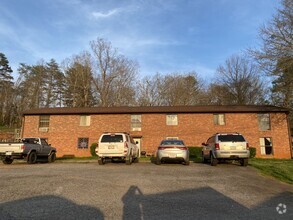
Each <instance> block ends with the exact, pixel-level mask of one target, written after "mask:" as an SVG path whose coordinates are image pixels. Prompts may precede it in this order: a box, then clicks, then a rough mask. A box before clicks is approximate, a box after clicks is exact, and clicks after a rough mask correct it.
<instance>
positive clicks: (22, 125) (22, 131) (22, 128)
mask: <svg viewBox="0 0 293 220" xmlns="http://www.w3.org/2000/svg"><path fill="white" fill-rule="evenodd" d="M24 123H25V116H24V115H23V116H22V122H21V131H20V137H21V138H23V133H24Z"/></svg>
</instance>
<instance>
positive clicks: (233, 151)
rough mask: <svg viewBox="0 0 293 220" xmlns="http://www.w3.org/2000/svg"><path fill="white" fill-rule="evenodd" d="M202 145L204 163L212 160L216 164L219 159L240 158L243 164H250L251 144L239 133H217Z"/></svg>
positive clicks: (212, 163)
mask: <svg viewBox="0 0 293 220" xmlns="http://www.w3.org/2000/svg"><path fill="white" fill-rule="evenodd" d="M202 145H203V148H202V160H203V162H204V163H206V162H207V161H208V160H210V163H211V165H212V166H216V165H217V164H218V162H219V160H238V161H239V162H240V164H241V165H242V166H247V164H248V158H249V156H250V151H249V144H248V142H247V141H246V140H245V138H244V137H243V136H242V135H241V134H239V133H216V134H214V135H213V136H212V137H210V138H209V139H208V140H207V142H206V143H202Z"/></svg>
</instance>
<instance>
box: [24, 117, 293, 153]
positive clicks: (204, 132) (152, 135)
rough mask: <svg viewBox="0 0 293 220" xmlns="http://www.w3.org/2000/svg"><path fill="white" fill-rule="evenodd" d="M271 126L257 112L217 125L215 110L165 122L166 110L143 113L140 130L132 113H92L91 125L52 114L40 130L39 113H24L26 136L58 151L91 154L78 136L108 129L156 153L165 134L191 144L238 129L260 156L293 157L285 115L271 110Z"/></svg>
mask: <svg viewBox="0 0 293 220" xmlns="http://www.w3.org/2000/svg"><path fill="white" fill-rule="evenodd" d="M270 117H271V129H270V130H269V131H259V129H258V121H257V114H256V113H229V114H225V122H226V124H225V125H222V126H221V125H214V121H213V114H209V113H206V114H198V113H196V114H185V113H184V114H178V125H176V126H168V125H166V114H143V115H142V117H141V119H142V129H141V131H130V114H102V115H91V123H90V126H80V125H79V123H80V116H79V115H51V116H50V127H49V131H48V132H39V131H38V122H39V116H25V120H24V130H23V137H28V136H40V137H44V138H48V141H49V143H51V144H52V145H53V146H55V147H56V148H57V151H58V153H57V155H58V156H63V155H75V156H90V150H89V149H78V148H77V140H78V138H79V137H88V138H89V145H91V143H94V142H97V140H98V139H99V137H100V135H101V134H102V133H103V132H105V131H108V132H129V133H130V134H131V135H134V136H142V141H141V149H142V150H145V151H147V153H148V154H153V153H155V151H156V148H157V146H158V145H159V143H160V141H161V140H162V139H164V138H166V137H178V138H179V139H182V140H184V141H185V143H186V145H188V146H201V143H202V142H205V141H206V140H207V138H208V137H210V136H211V135H212V134H214V133H216V132H239V133H242V134H243V135H244V136H245V137H246V139H247V140H248V141H249V143H250V146H252V147H255V148H256V149H257V151H256V152H257V157H274V158H291V151H290V145H289V135H288V127H287V119H286V115H285V114H283V113H272V114H270ZM261 137H270V138H272V141H273V149H274V155H273V156H264V155H261V154H260V143H259V138H261Z"/></svg>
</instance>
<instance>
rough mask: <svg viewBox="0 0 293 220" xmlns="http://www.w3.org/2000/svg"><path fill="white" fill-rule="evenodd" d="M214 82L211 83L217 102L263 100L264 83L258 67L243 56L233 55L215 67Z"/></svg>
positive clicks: (255, 102) (251, 102)
mask: <svg viewBox="0 0 293 220" xmlns="http://www.w3.org/2000/svg"><path fill="white" fill-rule="evenodd" d="M216 74H217V76H216V83H214V84H212V85H211V87H210V89H211V90H210V91H212V92H213V96H214V100H213V101H215V102H216V103H218V104H241V105H244V104H257V103H261V102H263V100H264V91H265V85H264V84H263V83H262V81H261V79H260V75H259V68H258V66H257V65H255V64H253V63H252V62H251V61H250V60H248V59H247V58H245V57H244V56H239V55H233V56H231V57H230V58H229V59H227V60H226V62H225V64H224V65H220V66H219V67H218V68H217V73H216Z"/></svg>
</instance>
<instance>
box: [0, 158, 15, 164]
mask: <svg viewBox="0 0 293 220" xmlns="http://www.w3.org/2000/svg"><path fill="white" fill-rule="evenodd" d="M2 162H3V163H4V164H11V163H12V162H13V159H11V158H5V159H3V160H2Z"/></svg>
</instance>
